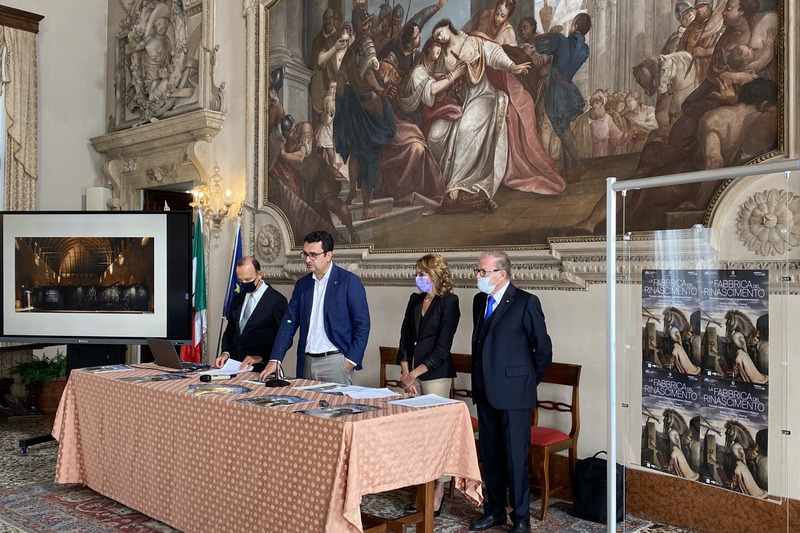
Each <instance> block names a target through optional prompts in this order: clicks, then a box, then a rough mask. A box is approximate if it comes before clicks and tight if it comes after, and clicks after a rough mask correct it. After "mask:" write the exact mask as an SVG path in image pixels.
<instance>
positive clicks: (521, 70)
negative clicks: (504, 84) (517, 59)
mask: <svg viewBox="0 0 800 533" xmlns="http://www.w3.org/2000/svg"><path fill="white" fill-rule="evenodd" d="M530 68H531V62H530V61H526V62H525V63H520V64H519V65H517V64H516V63H512V64H511V67H510V68H509V69H508V71H509V72H511V74H514V75H519V74H527V73H528V70H529V69H530Z"/></svg>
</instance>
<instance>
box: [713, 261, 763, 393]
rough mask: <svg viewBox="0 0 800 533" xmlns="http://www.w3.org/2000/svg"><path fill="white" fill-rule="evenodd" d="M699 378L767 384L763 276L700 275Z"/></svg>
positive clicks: (757, 272) (736, 272) (749, 273)
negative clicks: (701, 346)
mask: <svg viewBox="0 0 800 533" xmlns="http://www.w3.org/2000/svg"><path fill="white" fill-rule="evenodd" d="M700 306H701V308H702V311H703V320H702V326H703V328H704V342H705V350H704V351H705V357H704V359H703V374H704V375H707V376H721V377H726V378H733V379H736V380H740V381H748V382H751V383H760V384H766V383H768V382H769V272H768V271H767V270H707V271H703V272H702V275H701V297H700Z"/></svg>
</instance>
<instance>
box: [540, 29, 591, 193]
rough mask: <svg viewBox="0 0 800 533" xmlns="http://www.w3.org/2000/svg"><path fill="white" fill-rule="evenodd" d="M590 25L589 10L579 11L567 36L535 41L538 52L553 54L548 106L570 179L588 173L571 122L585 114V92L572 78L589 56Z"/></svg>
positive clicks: (565, 173) (548, 37)
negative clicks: (579, 154) (579, 153)
mask: <svg viewBox="0 0 800 533" xmlns="http://www.w3.org/2000/svg"><path fill="white" fill-rule="evenodd" d="M591 28H592V19H591V17H590V16H589V15H587V14H586V13H579V14H578V15H576V16H575V18H574V19H573V20H572V25H571V26H570V32H569V36H568V37H565V36H563V35H561V34H548V35H547V36H545V37H542V38H541V39H538V40H537V41H536V51H537V52H539V53H540V54H546V55H551V56H553V66H552V68H551V69H550V85H549V87H548V89H547V96H546V97H545V98H546V100H545V109H546V110H547V116H548V118H549V119H550V123H551V124H552V126H553V131H554V132H555V134H556V135H557V136H558V138H559V139H560V140H561V152H562V156H563V158H564V175H565V177H566V178H567V181H568V182H576V181H579V180H580V178H581V176H582V175H583V173H584V172H586V168H585V167H584V166H583V164H582V163H581V161H580V157H579V156H578V144H577V142H576V140H575V136H574V135H573V134H572V130H571V129H570V124H571V123H572V121H573V120H575V119H576V118H578V116H579V115H580V114H581V113H583V106H584V99H583V95H582V94H581V92H580V90H579V89H578V87H577V86H576V85H575V83H574V82H573V81H572V78H573V77H574V76H575V73H576V72H577V71H578V69H579V68H580V67H581V66H582V65H583V64H584V63H585V62H586V60H587V59H588V58H589V45H587V44H586V34H587V33H589V30H590V29H591Z"/></svg>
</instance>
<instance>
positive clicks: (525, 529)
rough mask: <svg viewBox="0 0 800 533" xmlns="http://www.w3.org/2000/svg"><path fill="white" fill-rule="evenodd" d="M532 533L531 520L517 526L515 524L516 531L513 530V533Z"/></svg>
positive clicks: (518, 523) (521, 521)
mask: <svg viewBox="0 0 800 533" xmlns="http://www.w3.org/2000/svg"><path fill="white" fill-rule="evenodd" d="M530 531H531V521H530V520H520V521H519V522H517V523H516V524H514V529H512V530H511V533H530Z"/></svg>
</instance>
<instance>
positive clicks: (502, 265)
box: [478, 250, 511, 279]
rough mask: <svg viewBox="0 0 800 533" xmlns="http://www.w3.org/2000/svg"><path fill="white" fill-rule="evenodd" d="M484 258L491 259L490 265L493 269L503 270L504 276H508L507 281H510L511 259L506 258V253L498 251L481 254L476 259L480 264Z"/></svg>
mask: <svg viewBox="0 0 800 533" xmlns="http://www.w3.org/2000/svg"><path fill="white" fill-rule="evenodd" d="M486 257H490V258H491V259H492V263H493V264H494V266H495V268H498V269H500V270H505V271H506V274H507V275H508V279H511V259H510V258H509V257H508V254H507V253H505V252H501V251H499V250H491V251H489V252H483V253H482V254H481V256H480V257H479V258H478V261H479V262H480V261H481V260H483V259H484V258H486Z"/></svg>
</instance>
